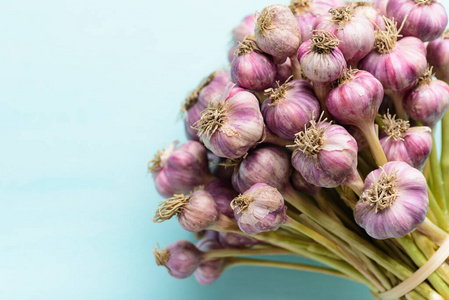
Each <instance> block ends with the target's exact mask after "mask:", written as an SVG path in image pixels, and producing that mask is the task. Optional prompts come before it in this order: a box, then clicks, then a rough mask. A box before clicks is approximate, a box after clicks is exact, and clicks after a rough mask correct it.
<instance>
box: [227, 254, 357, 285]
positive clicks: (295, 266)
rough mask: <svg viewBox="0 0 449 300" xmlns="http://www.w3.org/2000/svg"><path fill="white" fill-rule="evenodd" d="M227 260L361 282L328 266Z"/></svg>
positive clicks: (231, 265)
mask: <svg viewBox="0 0 449 300" xmlns="http://www.w3.org/2000/svg"><path fill="white" fill-rule="evenodd" d="M227 262H228V267H234V266H257V267H273V268H281V269H290V270H298V271H307V272H314V273H320V274H326V275H332V276H338V277H341V278H345V279H348V280H353V281H356V282H361V281H360V280H359V279H358V278H351V277H348V276H346V275H344V274H342V273H341V272H339V271H335V270H332V269H328V268H322V267H316V266H309V265H303V264H295V263H287V262H279V261H269V260H258V259H249V258H230V259H228V260H227Z"/></svg>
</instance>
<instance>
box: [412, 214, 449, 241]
mask: <svg viewBox="0 0 449 300" xmlns="http://www.w3.org/2000/svg"><path fill="white" fill-rule="evenodd" d="M417 229H418V230H419V231H420V232H422V233H424V234H425V235H427V236H428V237H429V238H430V239H431V240H432V241H433V242H434V243H435V244H437V245H438V246H441V245H442V244H443V243H444V241H445V240H446V238H447V237H448V235H447V233H446V232H444V230H442V229H441V228H440V227H438V226H436V225H435V224H433V223H432V222H431V221H430V220H429V219H427V218H426V219H425V220H424V222H422V223H421V225H419V226H418V228H417Z"/></svg>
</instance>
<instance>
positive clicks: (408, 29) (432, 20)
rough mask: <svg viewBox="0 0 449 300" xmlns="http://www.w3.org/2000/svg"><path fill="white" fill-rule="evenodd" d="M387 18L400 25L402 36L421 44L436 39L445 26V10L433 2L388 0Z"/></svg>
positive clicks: (439, 4) (428, 0)
mask: <svg viewBox="0 0 449 300" xmlns="http://www.w3.org/2000/svg"><path fill="white" fill-rule="evenodd" d="M387 16H388V17H389V18H394V19H395V20H396V22H398V24H401V27H402V31H401V32H402V34H403V35H404V36H414V37H417V38H419V39H421V40H422V41H423V42H428V41H433V40H435V39H437V38H438V37H439V36H441V34H442V33H443V31H444V29H445V28H446V25H447V14H446V10H445V9H444V6H443V5H441V3H438V2H437V1H435V0H389V1H388V4H387Z"/></svg>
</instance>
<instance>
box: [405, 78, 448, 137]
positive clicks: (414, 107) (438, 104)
mask: <svg viewBox="0 0 449 300" xmlns="http://www.w3.org/2000/svg"><path fill="white" fill-rule="evenodd" d="M403 104H404V109H405V111H406V112H407V114H408V115H409V116H410V117H411V118H412V119H413V120H415V121H418V122H420V123H422V124H424V125H426V126H429V127H431V128H434V127H435V125H436V123H437V122H438V121H439V120H441V118H442V117H443V116H444V114H445V113H446V111H447V109H448V107H449V86H448V85H447V83H445V82H444V81H441V80H432V79H431V78H429V81H428V82H426V83H422V84H418V85H417V86H415V87H414V88H413V89H411V90H410V91H408V92H407V94H406V95H405V96H404V100H403Z"/></svg>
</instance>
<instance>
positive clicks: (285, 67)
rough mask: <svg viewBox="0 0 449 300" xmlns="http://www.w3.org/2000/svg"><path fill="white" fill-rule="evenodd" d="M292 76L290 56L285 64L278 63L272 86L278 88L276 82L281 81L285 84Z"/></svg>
mask: <svg viewBox="0 0 449 300" xmlns="http://www.w3.org/2000/svg"><path fill="white" fill-rule="evenodd" d="M291 76H292V62H291V60H290V58H287V60H286V61H285V62H284V63H283V64H279V65H276V76H275V77H274V82H273V84H272V85H271V87H273V88H276V87H278V85H277V84H276V82H278V81H279V82H280V83H281V84H284V83H285V82H286V81H287V80H288V79H289V78H290V77H291Z"/></svg>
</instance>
